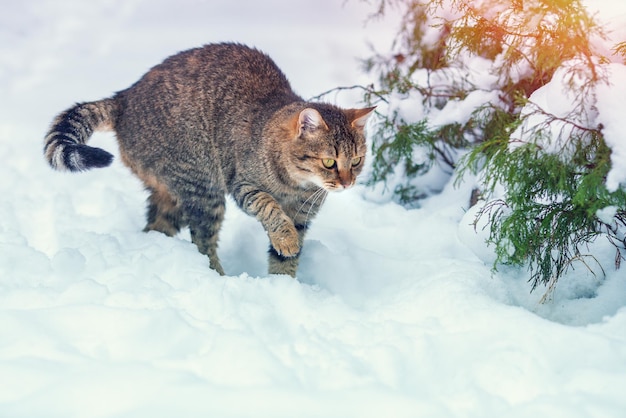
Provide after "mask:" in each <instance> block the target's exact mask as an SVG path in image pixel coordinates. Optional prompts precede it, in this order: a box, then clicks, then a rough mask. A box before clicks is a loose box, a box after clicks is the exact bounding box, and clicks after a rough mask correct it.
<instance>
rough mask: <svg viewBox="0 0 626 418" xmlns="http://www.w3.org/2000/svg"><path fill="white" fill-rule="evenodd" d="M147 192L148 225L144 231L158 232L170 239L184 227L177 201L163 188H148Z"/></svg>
mask: <svg viewBox="0 0 626 418" xmlns="http://www.w3.org/2000/svg"><path fill="white" fill-rule="evenodd" d="M148 190H149V191H150V197H149V198H148V211H147V218H148V223H147V224H146V227H145V228H144V231H145V232H148V231H159V232H162V233H164V234H165V235H168V236H170V237H172V236H174V235H176V234H177V233H178V231H180V229H181V227H183V226H184V225H183V217H182V208H181V205H180V201H179V199H177V198H176V197H174V196H172V195H171V194H170V193H169V192H168V191H167V189H166V188H165V187H156V188H152V187H149V188H148Z"/></svg>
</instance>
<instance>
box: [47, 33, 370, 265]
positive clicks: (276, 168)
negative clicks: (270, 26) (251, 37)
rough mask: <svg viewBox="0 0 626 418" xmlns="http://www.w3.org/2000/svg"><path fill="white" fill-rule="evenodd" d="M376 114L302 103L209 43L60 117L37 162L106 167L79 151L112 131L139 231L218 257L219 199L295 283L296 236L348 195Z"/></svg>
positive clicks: (105, 161) (91, 153)
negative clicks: (264, 242)
mask: <svg viewBox="0 0 626 418" xmlns="http://www.w3.org/2000/svg"><path fill="white" fill-rule="evenodd" d="M373 110H374V108H365V109H348V110H345V109H340V108H338V107H335V106H332V105H329V104H320V103H307V102H305V101H304V100H303V99H301V98H300V97H298V96H297V95H296V94H295V93H294V92H293V91H292V89H291V86H290V85H289V82H288V81H287V78H286V77H285V76H284V74H283V73H282V72H281V70H280V69H279V68H278V67H277V66H276V64H275V63H274V62H273V61H272V60H271V59H270V58H269V57H268V56H267V55H265V54H263V53H261V52H259V51H257V50H255V49H251V48H248V47H246V46H243V45H239V44H231V43H224V44H214V45H206V46H204V47H201V48H196V49H192V50H189V51H185V52H181V53H179V54H176V55H174V56H172V57H170V58H168V59H166V60H165V61H164V62H163V63H161V64H159V65H157V66H155V67H154V68H152V69H151V70H150V71H148V73H146V74H145V75H144V76H143V77H142V78H141V79H140V80H139V81H138V82H137V83H135V84H134V85H132V86H131V87H130V88H128V89H126V90H123V91H120V92H118V93H117V94H115V95H114V96H113V97H111V98H108V99H103V100H100V101H95V102H90V103H79V104H77V105H75V106H73V107H71V108H70V109H68V110H66V111H65V112H63V113H61V114H60V115H58V116H57V117H56V118H55V119H54V122H53V123H52V126H51V128H50V130H49V132H48V134H47V136H46V138H45V147H44V153H45V157H46V159H47V160H48V162H49V163H50V165H51V166H52V167H53V168H55V169H57V170H69V171H83V170H88V169H90V168H94V167H105V166H108V165H109V164H110V163H111V161H112V158H113V156H112V155H111V154H109V153H108V152H106V151H104V150H102V149H100V148H95V147H90V146H88V145H85V143H86V142H87V140H88V138H89V137H90V136H91V134H92V133H93V132H94V131H104V130H113V131H115V133H116V136H117V140H118V142H119V148H120V156H121V159H122V161H123V162H124V163H125V164H126V165H127V166H128V167H130V169H131V170H132V171H133V173H135V174H136V175H137V176H138V177H139V178H140V179H141V180H142V181H143V182H144V184H145V186H146V187H147V189H148V191H149V192H150V197H149V199H148V213H147V217H148V224H147V226H146V227H145V230H146V231H150V230H155V231H160V232H163V233H164V234H167V235H169V236H173V235H175V234H176V233H177V232H178V231H179V230H180V229H181V228H182V227H184V226H189V229H190V231H191V239H192V241H193V242H194V243H195V244H196V245H197V247H198V249H199V251H200V252H201V253H204V254H206V255H208V257H209V260H210V265H211V267H212V268H213V269H215V270H216V271H218V272H219V273H220V274H224V270H223V269H222V266H221V265H220V261H219V258H218V256H217V240H218V232H219V229H220V225H221V223H222V219H223V217H224V205H225V195H226V194H231V195H232V196H233V198H234V200H235V201H236V202H237V204H238V205H239V206H240V207H241V208H242V209H243V210H244V211H245V212H246V213H248V214H249V215H251V216H254V217H256V219H258V220H259V221H260V222H261V224H262V225H263V227H264V228H265V230H266V231H267V234H268V236H269V239H270V243H271V245H270V254H269V272H270V273H277V274H289V275H291V276H295V274H296V269H297V266H298V256H299V255H300V249H301V247H302V243H303V237H304V234H305V232H306V230H307V228H308V226H309V223H310V221H311V219H312V218H313V217H314V216H315V214H316V213H317V212H318V210H319V208H320V206H321V205H322V203H323V202H324V199H325V197H326V194H327V191H337V190H344V189H347V188H349V187H351V186H352V185H353V184H354V182H355V179H356V177H357V175H358V174H359V173H360V172H361V170H362V168H363V161H364V157H365V153H366V144H365V138H364V133H363V128H364V126H365V122H366V120H367V118H368V117H369V115H370V114H371V113H372V111H373Z"/></svg>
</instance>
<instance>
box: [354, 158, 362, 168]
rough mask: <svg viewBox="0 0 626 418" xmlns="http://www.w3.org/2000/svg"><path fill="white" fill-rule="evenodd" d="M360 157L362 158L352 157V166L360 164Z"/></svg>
mask: <svg viewBox="0 0 626 418" xmlns="http://www.w3.org/2000/svg"><path fill="white" fill-rule="evenodd" d="M362 159H363V158H361V157H354V158H353V159H352V167H356V166H357V165H359V164H361V160H362Z"/></svg>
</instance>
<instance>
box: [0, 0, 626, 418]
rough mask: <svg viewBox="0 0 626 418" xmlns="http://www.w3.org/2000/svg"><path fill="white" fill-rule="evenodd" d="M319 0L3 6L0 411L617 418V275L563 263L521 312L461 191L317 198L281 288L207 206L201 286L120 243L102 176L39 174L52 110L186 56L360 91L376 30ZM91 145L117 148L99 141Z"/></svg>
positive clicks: (618, 107)
mask: <svg viewBox="0 0 626 418" xmlns="http://www.w3.org/2000/svg"><path fill="white" fill-rule="evenodd" d="M341 3H342V2H333V1H330V0H327V1H316V2H310V3H305V2H303V3H302V5H301V8H300V4H298V7H296V6H295V4H296V3H294V2H287V1H281V0H272V1H267V2H250V3H242V4H241V5H239V4H238V5H237V6H235V3H233V2H231V1H229V0H224V1H214V2H197V1H192V0H185V1H178V2H176V3H173V2H172V3H168V2H166V1H165V0H159V1H150V2H148V1H147V0H130V1H129V0H126V1H121V0H119V1H118V0H95V1H90V2H83V1H79V0H62V1H58V0H55V1H52V0H37V1H35V0H28V1H24V2H17V3H16V2H13V3H11V4H8V3H7V4H5V5H3V13H2V14H1V15H0V97H2V100H0V160H1V161H2V164H0V196H2V198H1V199H0V416H2V417H12V418H19V417H29V418H32V417H47V418H54V417H116V418H118V417H156V418H158V417H172V416H183V417H206V416H214V417H251V416H254V417H294V416H297V417H319V416H324V417H380V416H392V417H415V416H424V417H459V416H462V417H491V416H507V417H536V416H551V417H568V418H570V417H575V418H576V417H622V416H623V415H624V411H625V410H626V398H624V396H623V387H624V385H625V384H626V332H625V331H626V308H625V307H626V274H624V271H623V269H622V270H621V271H620V270H613V269H612V268H607V269H606V276H605V277H601V276H599V277H596V278H594V276H592V275H591V274H590V273H589V272H588V271H587V270H586V269H584V268H579V269H576V270H574V271H572V272H570V273H569V274H568V275H567V276H566V277H563V278H562V279H561V280H560V281H559V285H558V286H557V288H556V289H555V290H554V291H553V293H552V294H551V297H550V298H549V300H548V301H547V302H546V303H539V300H540V299H541V298H542V296H543V295H544V292H545V289H538V290H537V291H535V292H534V293H529V289H530V287H529V284H528V283H527V280H528V272H526V271H525V270H523V269H522V270H520V269H513V268H510V269H507V268H503V269H501V270H500V271H498V272H492V271H491V266H490V263H489V259H490V257H491V256H492V254H490V253H489V248H487V247H485V246H484V243H483V241H484V238H485V236H484V230H482V229H481V228H480V225H479V226H478V228H477V232H478V233H475V232H474V227H473V225H472V222H473V217H472V216H471V215H472V213H473V211H475V210H476V209H472V210H471V211H468V207H467V206H468V204H467V201H468V199H469V194H470V191H471V184H469V183H466V184H462V185H460V186H459V187H458V188H454V187H452V185H448V186H447V187H446V188H445V189H444V190H443V192H442V193H441V194H439V195H436V196H433V197H431V198H429V199H427V200H426V201H425V202H424V203H423V205H422V206H421V208H419V209H413V210H407V209H405V208H403V207H401V206H398V205H396V204H394V203H377V202H376V199H368V198H366V196H367V197H371V196H372V195H373V194H374V193H375V191H372V190H371V189H367V188H365V187H364V186H359V187H357V188H355V189H353V190H350V191H348V192H344V193H339V194H333V195H332V196H329V198H328V199H327V203H326V205H325V207H324V208H323V210H322V211H321V213H320V214H319V216H318V218H317V219H316V220H315V222H314V224H313V226H312V228H311V231H310V234H309V235H308V236H307V239H306V242H305V245H304V252H303V257H302V262H301V268H300V270H299V275H298V280H294V279H291V278H288V277H283V276H268V275H267V274H266V273H265V271H266V267H267V265H266V260H265V255H266V248H267V237H266V236H265V234H264V233H263V230H262V228H261V227H260V225H258V223H257V222H256V221H255V220H254V219H251V218H250V217H248V216H246V215H245V214H243V213H242V212H240V211H239V210H238V209H236V208H235V206H234V204H233V203H232V202H229V204H228V208H227V219H226V222H225V225H224V228H223V234H222V239H221V242H220V255H221V258H222V260H223V266H224V268H225V270H226V272H227V274H228V275H227V276H225V277H220V276H218V275H217V274H216V273H215V272H213V271H211V270H210V269H209V267H208V265H209V263H208V260H207V259H206V257H204V256H202V255H200V254H199V253H198V252H197V250H196V248H195V247H194V246H193V245H192V244H191V243H190V241H189V237H188V232H187V233H183V234H181V235H180V236H178V237H175V238H169V237H165V236H163V235H161V234H158V233H152V232H151V233H148V234H145V233H142V232H141V229H142V228H143V226H144V225H143V224H144V218H143V216H144V205H145V199H146V197H147V196H146V194H145V192H144V191H143V189H142V187H141V184H140V183H139V181H138V180H137V179H135V178H134V177H133V176H132V175H131V174H130V172H129V171H128V170H127V169H126V168H125V167H123V165H122V164H121V163H120V162H119V158H117V159H116V161H115V162H114V164H113V166H112V167H110V168H107V169H104V170H95V171H92V172H87V173H81V174H68V173H58V172H54V171H52V170H51V169H50V168H49V167H48V166H47V165H46V164H45V162H44V159H43V156H42V151H41V147H42V143H43V142H42V141H43V135H44V133H45V131H46V129H47V127H48V124H49V123H50V121H51V119H52V117H53V116H54V115H55V114H56V113H57V112H59V111H61V110H63V109H64V108H66V107H67V106H69V105H71V104H72V103H74V102H76V101H83V100H93V99H98V98H101V97H105V96H108V95H110V94H111V93H112V92H114V91H116V90H119V89H123V88H125V87H127V86H128V85H130V84H131V83H132V82H134V81H135V80H136V79H137V78H138V77H139V76H140V75H141V74H142V73H144V72H145V71H146V70H147V69H148V68H150V66H152V65H154V64H156V63H158V62H159V61H160V60H162V59H163V58H165V57H166V56H167V55H170V54H172V53H174V52H176V51H177V50H182V49H185V48H189V47H193V46H197V45H200V44H202V43H206V42H212V41H222V40H236V41H241V42H244V43H248V44H252V45H255V46H258V47H260V48H262V49H264V50H265V51H267V52H268V53H269V54H270V55H272V56H273V57H274V58H275V59H276V61H277V62H278V63H279V65H280V66H281V67H282V68H283V70H284V71H285V73H286V74H287V75H288V77H289V78H290V80H291V81H292V84H293V85H294V87H295V89H296V90H297V91H298V92H300V93H301V94H302V95H304V96H305V97H309V96H313V95H315V94H318V93H319V92H322V91H325V90H328V89H329V88H332V87H334V86H337V85H352V84H356V83H363V84H366V83H368V82H371V80H368V76H367V75H366V74H362V73H361V72H360V71H359V65H358V62H357V61H356V58H358V57H365V56H367V54H368V51H369V50H368V47H367V42H368V41H370V42H372V43H375V44H378V45H379V48H381V49H382V48H384V47H386V45H389V42H390V39H391V37H392V32H393V24H391V23H389V22H382V21H381V22H372V23H370V24H369V25H368V26H364V25H363V21H364V19H365V17H366V15H367V14H368V13H369V12H370V10H368V9H369V7H371V6H369V7H368V5H367V4H366V3H361V2H348V3H346V4H345V5H344V6H341ZM609 93H610V91H609V92H607V93H606V98H607V100H608V99H609V98H610V97H611V95H610V94H609ZM341 100H342V102H341V103H340V104H342V105H345V106H352V105H357V104H358V103H357V102H356V101H357V100H358V95H357V96H352V97H351V96H350V95H346V96H341ZM622 102H623V100H622ZM611 105H612V106H615V109H614V113H612V115H624V114H625V112H624V110H625V109H624V108H625V106H626V105H624V104H623V103H620V100H618V99H617V96H616V100H614V102H613V103H612V104H611ZM616 117H618V116H616ZM618 120H619V119H611V121H613V122H614V123H616V122H617V121H618ZM608 122H610V121H608V120H607V121H606V122H605V124H606V125H605V126H607V127H609V126H611V125H610V123H608ZM92 143H93V144H94V145H97V146H100V147H103V148H106V149H107V150H109V151H111V152H113V153H116V147H115V144H114V140H113V137H112V136H111V135H107V134H97V135H96V136H95V137H94V138H93V140H92ZM116 155H117V154H116ZM481 231H482V232H481ZM481 234H483V235H481ZM596 244H597V246H598V248H599V249H600V250H601V251H600V252H599V258H601V261H603V265H605V266H609V267H610V266H611V261H612V258H613V257H614V253H613V252H612V251H611V246H610V245H609V244H608V243H602V242H598V243H596Z"/></svg>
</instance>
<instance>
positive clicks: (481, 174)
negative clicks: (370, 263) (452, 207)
mask: <svg viewBox="0 0 626 418" xmlns="http://www.w3.org/2000/svg"><path fill="white" fill-rule="evenodd" d="M390 7H395V8H400V9H401V10H403V16H404V18H403V20H402V24H401V29H400V31H399V34H398V36H397V38H396V41H395V43H394V45H393V48H392V49H393V51H392V53H390V54H376V55H374V56H373V57H372V58H370V59H369V60H367V61H366V69H367V70H368V71H370V72H373V73H376V74H378V76H379V82H378V84H377V86H376V88H374V87H371V88H369V89H368V92H367V94H366V99H367V100H369V101H370V102H379V103H380V102H381V100H383V99H384V102H385V103H389V104H392V103H394V101H395V102H402V101H403V100H406V101H413V102H415V103H420V104H421V109H415V112H414V115H412V116H411V112H407V110H406V109H403V108H402V107H401V106H396V107H394V106H392V105H390V106H387V107H386V109H387V111H386V112H385V111H384V110H383V112H382V113H381V116H382V123H380V124H379V125H378V129H377V131H376V133H375V135H374V137H375V138H374V145H373V154H374V157H375V161H374V166H373V175H372V181H373V182H389V181H392V180H393V181H392V182H393V183H394V184H396V186H395V192H396V194H397V196H398V200H400V201H401V202H403V203H411V202H414V201H415V200H416V199H420V198H422V197H424V196H426V195H427V194H428V192H427V191H424V190H420V189H419V186H416V185H415V184H416V182H415V181H414V180H415V179H416V178H418V177H419V176H421V175H423V174H425V173H426V172H428V171H429V170H431V169H432V168H433V167H434V166H438V167H445V168H447V169H448V171H449V173H450V175H451V176H452V175H453V174H452V173H454V172H455V173H456V176H457V177H456V181H462V180H463V176H465V175H466V174H468V173H470V172H471V173H473V174H476V175H478V178H479V180H480V181H479V187H480V189H481V192H482V196H483V197H484V198H485V199H486V200H487V203H486V204H485V205H484V206H483V207H482V209H481V210H480V211H479V215H478V216H479V217H488V219H489V224H490V236H489V239H488V242H489V243H490V244H492V245H493V246H494V248H495V251H496V254H497V260H496V264H495V265H494V268H497V266H499V265H502V264H510V265H517V266H527V267H528V268H529V270H530V282H531V286H532V289H534V288H535V287H536V286H537V285H539V284H544V285H547V286H549V287H553V286H554V285H555V284H556V282H557V280H558V279H559V278H560V277H562V276H563V275H564V274H565V273H566V272H567V271H568V270H569V269H571V268H573V267H574V265H577V264H580V265H583V266H585V268H588V269H589V270H590V271H592V272H594V274H597V273H602V271H603V266H602V265H601V263H600V262H599V260H598V259H596V257H594V255H593V254H592V253H591V252H590V250H589V248H590V244H591V243H592V242H593V241H595V240H596V239H598V238H599V237H604V238H606V239H608V240H609V241H610V242H611V243H612V244H613V245H614V247H615V251H616V254H615V265H616V267H619V265H620V262H621V260H623V259H624V255H625V254H626V238H625V233H624V231H625V230H626V192H625V190H624V188H619V189H617V190H615V191H611V192H609V191H608V190H607V188H606V186H605V180H606V176H607V174H608V172H609V170H610V169H611V159H610V157H611V149H610V148H609V147H608V146H607V145H606V143H605V141H604V137H603V134H602V126H590V123H589V121H590V120H592V119H593V112H594V108H593V102H592V101H590V99H589V98H590V97H593V92H594V88H595V86H596V85H597V84H598V83H606V78H605V74H603V71H602V65H601V64H602V63H603V62H604V58H603V57H602V56H600V55H599V54H598V53H597V52H596V51H594V49H593V47H592V42H591V39H592V38H594V37H595V38H596V39H602V38H603V36H604V35H603V32H602V28H601V27H600V26H599V25H598V24H597V23H596V22H595V20H594V19H593V17H592V16H590V15H589V14H588V13H587V11H586V10H585V9H584V7H583V6H582V4H581V2H580V1H579V0H558V1H556V0H510V1H495V0H482V1H468V0H431V1H421V0H380V1H379V3H378V9H377V10H378V15H383V14H384V13H385V12H386V11H387V9H388V8H390ZM614 51H615V52H616V53H617V54H621V55H622V56H625V55H626V53H625V52H624V51H626V47H625V45H624V42H622V43H620V44H618V45H616V46H615V48H614ZM475 57H480V58H481V59H482V61H480V62H483V63H484V62H489V63H490V64H489V71H490V73H491V75H492V76H493V81H492V82H491V84H490V85H489V86H485V85H484V84H483V85H481V84H480V83H477V82H476V79H473V78H472V77H471V76H469V75H470V74H472V72H473V71H476V69H475V68H473V67H472V66H473V65H474V64H475V62H476V61H475V60H473V59H472V58H475ZM555 74H557V75H558V78H559V79H560V80H562V83H563V90H564V95H565V96H566V97H568V98H569V99H570V100H571V103H572V108H571V111H570V112H569V113H567V114H565V115H563V114H559V115H553V114H550V113H549V112H547V111H545V110H544V109H542V108H541V106H540V105H539V104H536V103H533V101H532V100H531V96H532V94H533V93H534V92H535V91H537V90H538V89H539V88H541V87H542V86H545V85H546V84H547V83H548V82H550V81H551V80H552V79H553V77H555ZM488 89H491V90H492V91H495V92H497V100H493V97H494V96H493V95H492V96H485V97H491V100H488V101H486V102H483V103H478V104H477V105H476V107H475V108H474V110H473V111H472V112H471V113H470V117H469V118H465V119H463V120H461V121H452V122H449V121H448V123H445V124H439V125H434V124H433V123H432V120H433V116H434V115H435V116H436V115H441V112H442V109H444V110H446V109H447V107H446V106H447V105H449V104H451V103H452V104H456V105H458V104H462V103H463V101H464V100H466V99H468V98H469V97H470V96H472V95H474V96H472V97H476V95H475V93H476V92H479V93H480V92H481V91H482V92H484V90H488ZM383 109H385V107H384V106H383ZM407 115H409V116H407ZM444 120H445V119H444ZM520 132H521V133H522V134H520ZM418 151H419V152H418ZM416 155H419V156H420V158H419V159H418V160H416V158H415V156H416ZM394 176H395V177H394ZM398 177H400V179H398ZM607 208H609V209H611V210H609V213H610V215H611V216H606V209H607ZM603 210H604V211H605V214H604V215H602V216H600V215H599V213H600V211H603Z"/></svg>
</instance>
